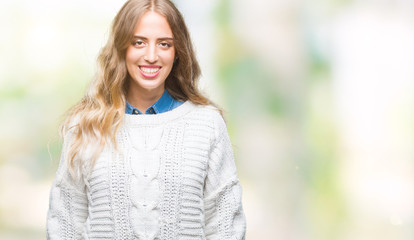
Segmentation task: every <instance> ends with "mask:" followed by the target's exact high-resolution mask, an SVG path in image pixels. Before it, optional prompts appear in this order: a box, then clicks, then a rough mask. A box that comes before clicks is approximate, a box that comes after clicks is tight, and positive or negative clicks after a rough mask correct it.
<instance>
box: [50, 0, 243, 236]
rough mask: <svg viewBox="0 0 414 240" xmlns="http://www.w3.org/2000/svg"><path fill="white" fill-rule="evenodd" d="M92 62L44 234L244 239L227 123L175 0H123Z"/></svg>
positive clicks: (67, 129)
mask: <svg viewBox="0 0 414 240" xmlns="http://www.w3.org/2000/svg"><path fill="white" fill-rule="evenodd" d="M98 62H99V70H98V72H97V75H96V77H95V79H94V81H93V82H92V83H91V86H90V88H89V90H88V92H87V93H86V95H85V96H84V97H83V99H82V100H81V101H80V102H79V103H78V104H77V105H75V106H74V107H73V108H72V109H71V111H70V112H69V114H68V116H67V118H66V120H65V121H64V123H63V124H62V128H61V134H62V136H63V138H64V144H63V150H62V155H61V160H60V164H59V169H58V171H57V174H56V179H55V181H54V183H53V186H52V189H51V193H50V207H49V212H48V218H47V236H48V239H59V240H62V239H122V240H125V239H220V240H224V239H244V235H245V227H246V224H245V217H244V214H243V209H242V204H241V186H240V182H239V180H238V177H237V174H236V167H235V164H234V159H233V152H232V146H231V143H230V140H229V137H228V134H227V129H226V125H225V123H224V121H223V118H222V117H221V114H220V111H219V110H218V109H217V108H215V107H214V106H212V105H211V103H210V101H209V100H208V99H207V98H206V97H204V96H203V95H201V94H200V92H199V91H198V89H197V80H198V78H199V76H200V69H199V65H198V63H197V60H196V58H195V54H194V51H193V47H192V43H191V40H190V36H189V33H188V30H187V27H186V25H185V23H184V20H183V18H182V16H181V14H180V13H179V11H178V10H177V9H176V8H175V6H174V5H173V3H171V2H170V1H169V0H130V1H128V2H126V3H125V5H124V6H123V7H122V8H121V10H120V11H119V13H118V14H117V16H116V17H115V19H114V22H113V26H112V31H111V35H110V37H109V40H108V43H107V44H106V46H105V47H104V48H103V49H102V51H101V53H100V55H99V57H98Z"/></svg>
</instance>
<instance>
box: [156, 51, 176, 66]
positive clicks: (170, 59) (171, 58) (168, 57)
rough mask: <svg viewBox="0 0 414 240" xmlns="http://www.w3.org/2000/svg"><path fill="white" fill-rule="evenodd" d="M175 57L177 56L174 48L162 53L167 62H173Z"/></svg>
mask: <svg viewBox="0 0 414 240" xmlns="http://www.w3.org/2000/svg"><path fill="white" fill-rule="evenodd" d="M160 57H161V56H160ZM174 57H175V54H174V50H172V51H166V52H163V53H162V58H163V59H164V61H165V63H166V64H173V62H174Z"/></svg>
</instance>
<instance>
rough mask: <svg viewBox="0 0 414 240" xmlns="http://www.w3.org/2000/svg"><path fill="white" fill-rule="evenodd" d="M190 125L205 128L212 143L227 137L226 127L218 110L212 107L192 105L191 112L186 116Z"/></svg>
mask: <svg viewBox="0 0 414 240" xmlns="http://www.w3.org/2000/svg"><path fill="white" fill-rule="evenodd" d="M188 119H191V120H192V121H190V123H193V124H196V125H199V126H201V125H203V126H206V127H207V128H208V129H206V130H208V131H209V132H210V134H211V138H213V141H216V140H218V139H219V138H221V137H222V136H223V135H227V126H226V122H225V121H224V118H223V116H222V115H221V113H220V110H219V109H218V108H217V107H215V106H212V105H194V109H193V111H191V112H190V114H188Z"/></svg>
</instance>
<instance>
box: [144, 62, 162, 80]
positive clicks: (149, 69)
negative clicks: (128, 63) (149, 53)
mask: <svg viewBox="0 0 414 240" xmlns="http://www.w3.org/2000/svg"><path fill="white" fill-rule="evenodd" d="M160 70H161V66H155V65H152V66H139V71H140V72H141V74H142V76H144V77H146V78H155V77H156V76H158V74H159V73H160Z"/></svg>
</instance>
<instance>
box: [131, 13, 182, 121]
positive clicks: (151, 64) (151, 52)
mask: <svg viewBox="0 0 414 240" xmlns="http://www.w3.org/2000/svg"><path fill="white" fill-rule="evenodd" d="M174 58H175V48H174V43H173V33H172V31H171V28H170V25H169V24H168V22H167V19H166V18H165V17H164V16H162V15H160V14H158V13H156V12H154V11H148V12H146V13H145V14H144V15H143V16H142V17H141V18H140V19H139V20H138V22H137V24H136V26H135V29H134V39H133V40H132V42H131V45H130V46H129V47H128V48H127V51H126V57H125V60H126V66H127V69H128V73H129V76H130V77H129V79H128V81H129V88H128V93H127V101H128V102H129V103H130V104H131V105H132V106H134V107H136V108H138V109H139V110H140V111H141V112H143V113H144V112H145V111H146V109H147V108H148V107H150V106H151V105H153V104H154V103H155V102H156V101H157V100H158V99H160V97H161V96H162V94H163V93H164V89H165V80H166V78H167V77H168V75H169V74H170V72H171V69H172V67H173V64H174Z"/></svg>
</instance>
